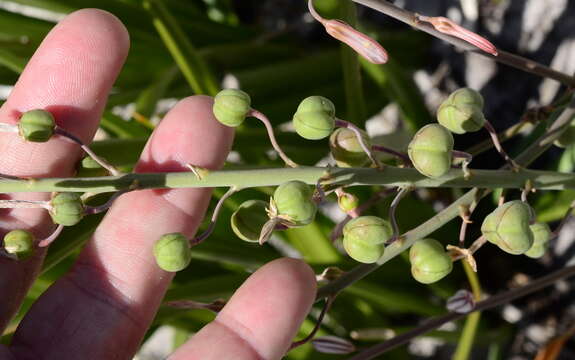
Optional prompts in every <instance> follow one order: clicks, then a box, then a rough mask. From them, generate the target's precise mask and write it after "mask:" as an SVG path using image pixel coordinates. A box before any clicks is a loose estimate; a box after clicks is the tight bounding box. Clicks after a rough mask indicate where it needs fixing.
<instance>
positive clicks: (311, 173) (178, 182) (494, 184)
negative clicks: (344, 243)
mask: <svg viewBox="0 0 575 360" xmlns="http://www.w3.org/2000/svg"><path fill="white" fill-rule="evenodd" d="M327 174H328V170H327V169H326V168H324V167H298V168H291V169H290V168H270V169H247V170H220V171H212V172H210V173H208V174H207V175H205V176H203V177H202V179H198V178H197V177H196V175H194V174H193V173H192V172H189V173H182V172H175V173H146V174H140V173H138V174H125V175H120V176H106V177H95V178H44V179H22V180H13V179H0V192H3V193H9V192H52V191H72V192H93V193H102V192H112V191H119V190H130V189H132V190H141V189H164V188H165V189H176V188H202V187H230V186H237V187H241V188H253V187H261V186H277V185H280V184H282V183H284V182H286V181H290V180H300V181H303V182H305V183H307V184H310V185H313V184H316V183H317V181H318V180H319V179H320V178H322V177H323V178H325V176H326V175H327ZM527 181H530V182H531V183H532V185H533V189H538V190H566V189H575V174H571V173H560V172H553V171H539V170H526V169H523V170H520V171H519V172H513V171H510V170H472V177H471V178H470V179H469V180H465V179H464V178H463V172H462V171H461V170H457V169H452V170H451V171H450V172H449V173H447V174H446V175H444V176H442V177H439V178H436V179H430V178H427V177H425V176H423V175H421V174H419V173H418V172H417V170H415V169H408V168H397V167H392V166H388V167H386V168H385V169H384V170H383V171H379V170H376V169H365V168H349V169H339V168H336V169H333V168H332V169H331V170H330V171H329V180H328V181H324V182H322V184H323V185H329V186H341V185H346V186H360V185H383V186H390V187H415V188H437V187H443V188H470V187H479V188H485V189H496V188H504V189H517V188H522V187H523V186H524V185H525V183H526V182H527ZM461 199H463V200H461ZM461 199H460V200H461V202H460V200H458V201H456V202H454V203H453V204H458V203H459V204H462V205H468V201H471V200H472V199H471V198H468V197H466V196H464V197H462V198H461ZM450 216H451V215H450ZM440 217H441V216H440ZM409 234H411V232H409V233H407V234H406V235H407V236H409V239H411V236H410V235H409ZM413 235H415V234H413ZM404 242H405V241H404Z"/></svg>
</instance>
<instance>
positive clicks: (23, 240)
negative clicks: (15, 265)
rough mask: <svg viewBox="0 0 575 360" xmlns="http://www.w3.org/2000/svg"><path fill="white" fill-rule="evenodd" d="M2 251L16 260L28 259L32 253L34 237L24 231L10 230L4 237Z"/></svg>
mask: <svg viewBox="0 0 575 360" xmlns="http://www.w3.org/2000/svg"><path fill="white" fill-rule="evenodd" d="M4 250H6V252H7V253H8V254H11V255H14V256H15V257H16V258H17V259H18V260H24V259H26V258H29V257H30V256H31V255H32V254H33V253H34V235H32V234H31V233H30V232H29V231H26V230H12V231H10V232H9V233H8V234H6V235H4Z"/></svg>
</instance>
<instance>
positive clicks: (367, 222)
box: [343, 216, 393, 264]
mask: <svg viewBox="0 0 575 360" xmlns="http://www.w3.org/2000/svg"><path fill="white" fill-rule="evenodd" d="M392 234H393V230H392V229H391V224H390V223H389V222H388V221H387V220H384V219H382V218H379V217H377V216H360V217H357V218H355V219H351V220H350V221H349V222H348V223H347V224H345V226H344V227H343V247H344V248H345V251H346V252H347V254H348V255H349V256H351V257H352V258H353V259H354V260H356V261H359V262H362V263H366V264H371V263H374V262H376V261H377V260H378V259H379V258H380V257H381V256H382V255H383V253H384V251H385V243H386V242H387V241H388V240H389V239H390V238H391V236H392Z"/></svg>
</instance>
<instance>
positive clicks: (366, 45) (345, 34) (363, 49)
mask: <svg viewBox="0 0 575 360" xmlns="http://www.w3.org/2000/svg"><path fill="white" fill-rule="evenodd" d="M307 6H308V8H309V12H310V14H311V16H313V18H314V19H316V20H317V21H319V22H320V23H321V24H322V25H323V26H324V27H325V31H326V32H327V33H328V34H329V35H331V36H332V37H333V38H335V39H337V40H339V41H341V42H343V43H345V44H347V45H348V46H349V47H351V48H352V49H353V50H355V51H356V52H357V53H358V54H359V55H361V56H363V57H364V58H365V59H366V60H367V61H369V62H371V63H373V64H385V63H386V62H387V59H388V56H387V51H385V49H384V48H383V47H382V46H381V45H380V44H379V43H378V42H377V41H375V40H374V39H372V38H370V37H369V36H367V35H365V34H364V33H362V32H360V31H357V30H356V29H354V28H353V27H352V26H351V25H349V24H346V23H344V22H343V21H340V20H328V19H324V18H322V17H321V16H320V15H319V14H318V12H317V11H315V9H314V7H313V0H308V3H307Z"/></svg>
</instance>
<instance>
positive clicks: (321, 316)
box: [288, 295, 337, 351]
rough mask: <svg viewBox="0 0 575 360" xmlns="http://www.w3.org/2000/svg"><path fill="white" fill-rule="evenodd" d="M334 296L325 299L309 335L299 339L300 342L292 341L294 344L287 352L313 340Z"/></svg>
mask: <svg viewBox="0 0 575 360" xmlns="http://www.w3.org/2000/svg"><path fill="white" fill-rule="evenodd" d="M336 296H337V295H332V296H330V297H328V298H326V299H325V305H324V306H323V309H321V313H320V314H319V316H318V318H317V321H316V324H315V326H314V327H313V330H312V331H311V332H310V333H309V335H308V336H306V337H305V338H303V339H301V340H298V341H294V342H293V343H292V344H291V346H290V348H289V350H292V349H294V348H296V347H298V346H301V345H303V344H305V343H307V342H309V341H310V340H312V339H313V337H314V336H315V334H316V333H317V332H318V330H319V328H320V326H321V323H322V321H323V318H324V317H325V314H327V312H328V311H329V309H330V308H331V304H333V301H334V300H335V297H336ZM289 350H288V351H289Z"/></svg>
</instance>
